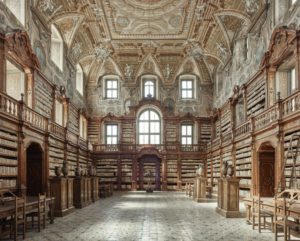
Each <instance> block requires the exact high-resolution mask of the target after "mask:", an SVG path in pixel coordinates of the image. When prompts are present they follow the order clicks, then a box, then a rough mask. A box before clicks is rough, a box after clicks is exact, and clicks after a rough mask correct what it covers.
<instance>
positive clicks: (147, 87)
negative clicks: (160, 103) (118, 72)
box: [144, 80, 155, 98]
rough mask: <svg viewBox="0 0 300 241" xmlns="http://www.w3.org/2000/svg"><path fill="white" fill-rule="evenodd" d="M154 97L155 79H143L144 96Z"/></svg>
mask: <svg viewBox="0 0 300 241" xmlns="http://www.w3.org/2000/svg"><path fill="white" fill-rule="evenodd" d="M149 97H151V98H155V80H145V82H144V98H149Z"/></svg>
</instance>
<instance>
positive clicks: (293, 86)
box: [291, 68, 296, 90]
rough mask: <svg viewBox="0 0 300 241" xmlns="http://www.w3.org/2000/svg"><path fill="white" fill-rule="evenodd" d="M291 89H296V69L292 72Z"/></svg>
mask: <svg viewBox="0 0 300 241" xmlns="http://www.w3.org/2000/svg"><path fill="white" fill-rule="evenodd" d="M291 89H292V90H295V89H296V71H295V68H293V69H292V70H291Z"/></svg>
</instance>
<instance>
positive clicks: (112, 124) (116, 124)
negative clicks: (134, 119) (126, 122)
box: [104, 123, 119, 145]
mask: <svg viewBox="0 0 300 241" xmlns="http://www.w3.org/2000/svg"><path fill="white" fill-rule="evenodd" d="M108 127H116V128H117V131H116V134H115V135H113V134H108ZM104 128H105V144H106V145H117V144H119V125H118V123H105V127H104ZM109 138H115V139H116V143H109V141H108V140H109Z"/></svg>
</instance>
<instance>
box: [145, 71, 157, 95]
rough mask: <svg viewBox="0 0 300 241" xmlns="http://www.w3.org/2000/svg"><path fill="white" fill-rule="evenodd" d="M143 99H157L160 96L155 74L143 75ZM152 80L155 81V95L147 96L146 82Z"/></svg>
mask: <svg viewBox="0 0 300 241" xmlns="http://www.w3.org/2000/svg"><path fill="white" fill-rule="evenodd" d="M141 80H142V81H141V83H142V84H141V97H142V98H141V99H149V98H151V99H157V96H158V86H157V83H158V81H157V77H156V76H155V75H144V76H142V77H141ZM148 81H150V82H152V83H153V96H147V95H146V89H145V88H146V86H145V84H146V83H147V82H148Z"/></svg>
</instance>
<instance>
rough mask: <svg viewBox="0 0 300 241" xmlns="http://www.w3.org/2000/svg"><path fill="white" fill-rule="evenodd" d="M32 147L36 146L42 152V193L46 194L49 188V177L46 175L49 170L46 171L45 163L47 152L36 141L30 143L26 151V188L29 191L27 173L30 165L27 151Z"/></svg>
mask: <svg viewBox="0 0 300 241" xmlns="http://www.w3.org/2000/svg"><path fill="white" fill-rule="evenodd" d="M32 145H35V146H36V147H37V148H38V149H39V150H40V156H41V170H40V171H41V193H44V192H46V191H47V190H46V189H47V188H46V186H47V185H46V184H47V175H46V172H47V170H45V169H46V162H45V151H44V149H43V148H42V146H41V144H40V143H38V142H34V141H31V142H29V143H28V144H27V145H26V149H25V163H24V164H25V165H24V166H25V182H24V184H25V186H26V188H27V189H28V183H27V175H28V171H27V165H28V155H27V151H28V148H30V147H31V146H32ZM26 193H27V190H26Z"/></svg>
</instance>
